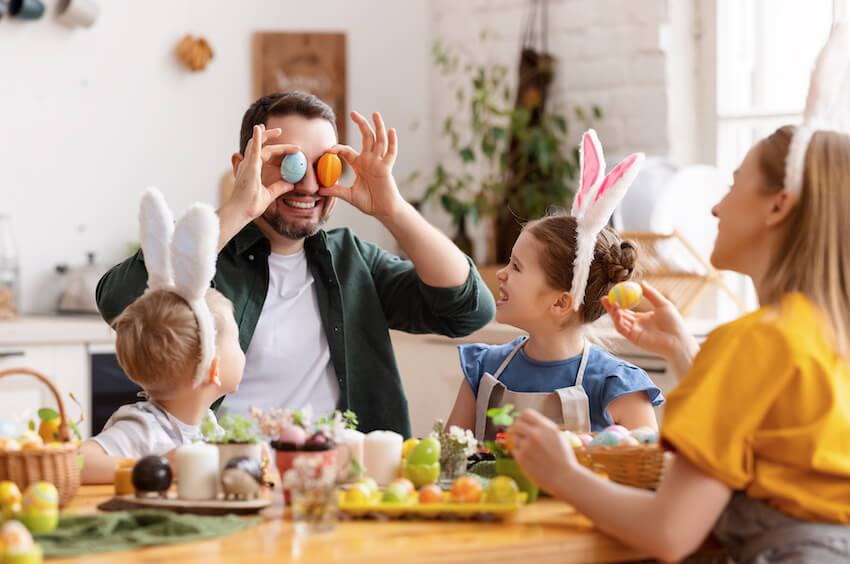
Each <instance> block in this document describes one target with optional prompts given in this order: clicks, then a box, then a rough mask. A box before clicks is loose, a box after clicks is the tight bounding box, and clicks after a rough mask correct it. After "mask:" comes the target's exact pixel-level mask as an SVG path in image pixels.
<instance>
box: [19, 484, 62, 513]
mask: <svg viewBox="0 0 850 564" xmlns="http://www.w3.org/2000/svg"><path fill="white" fill-rule="evenodd" d="M58 507H59V492H58V491H57V490H56V486H54V485H53V484H51V483H50V482H36V483H34V484H30V487H28V488H27V491H25V492H24V497H23V501H22V502H21V509H22V512H23V513H43V512H46V511H56V510H57V509H58Z"/></svg>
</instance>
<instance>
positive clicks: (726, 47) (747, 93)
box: [714, 0, 847, 173]
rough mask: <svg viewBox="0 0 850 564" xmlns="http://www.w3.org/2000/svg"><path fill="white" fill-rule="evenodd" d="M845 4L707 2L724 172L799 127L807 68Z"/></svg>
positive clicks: (833, 0) (815, 0)
mask: <svg viewBox="0 0 850 564" xmlns="http://www.w3.org/2000/svg"><path fill="white" fill-rule="evenodd" d="M846 2H847V0H806V1H804V2H801V1H799V0H714V4H715V13H714V17H715V18H716V21H715V30H716V35H715V49H714V51H715V56H716V71H715V72H716V74H715V76H716V80H715V88H714V92H715V104H714V107H715V111H714V114H715V115H714V124H715V132H714V140H715V141H714V154H715V164H716V165H717V167H718V168H719V169H720V170H721V171H723V172H730V173H731V172H732V171H733V170H734V169H735V168H736V167H737V166H738V164H740V162H741V160H742V159H743V158H744V155H745V154H746V152H747V150H748V149H749V148H750V147H752V146H753V144H754V143H755V142H756V141H758V140H759V139H761V138H763V137H765V136H767V135H769V134H770V133H772V132H773V131H774V130H775V129H776V128H777V127H779V126H780V125H784V124H788V123H791V124H794V123H799V122H800V119H801V115H802V111H803V107H804V106H805V102H806V94H807V93H808V86H809V78H810V76H811V69H812V66H813V63H814V60H815V57H816V56H817V54H818V52H819V51H820V48H821V47H822V46H823V43H824V41H825V40H826V38H827V35H828V34H829V29H830V27H831V25H832V23H833V22H834V21H839V20H842V19H843V16H844V13H845V4H846Z"/></svg>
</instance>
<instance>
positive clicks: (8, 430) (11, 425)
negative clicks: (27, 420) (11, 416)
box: [0, 419, 18, 439]
mask: <svg viewBox="0 0 850 564" xmlns="http://www.w3.org/2000/svg"><path fill="white" fill-rule="evenodd" d="M17 436H18V427H17V425H15V422H14V421H9V420H8V419H0V437H2V438H7V439H11V438H12V437H17Z"/></svg>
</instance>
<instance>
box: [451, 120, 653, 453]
mask: <svg viewBox="0 0 850 564" xmlns="http://www.w3.org/2000/svg"><path fill="white" fill-rule="evenodd" d="M641 159H642V155H632V156H631V157H629V158H628V159H626V160H625V161H623V163H621V164H620V165H619V166H618V167H616V168H615V169H614V170H613V171H612V172H611V174H610V175H608V177H607V178H603V174H602V172H603V171H604V170H605V165H604V162H603V161H602V148H601V147H600V146H599V141H598V140H597V139H596V135H595V133H594V132H593V130H590V131H588V132H587V133H586V134H585V135H584V138H583V140H582V170H583V175H582V188H581V189H580V190H579V193H578V194H577V196H576V202H575V203H574V205H573V211H572V215H570V216H568V215H563V214H562V215H554V216H550V217H546V218H543V219H541V220H538V221H533V222H531V223H529V224H527V225H526V226H525V227H524V229H523V230H522V233H520V235H519V238H518V239H517V241H516V243H515V245H514V248H513V250H512V252H511V261H510V263H509V264H508V265H507V266H506V267H505V268H503V269H502V270H500V271H499V273H498V277H499V281H500V288H499V294H500V295H499V299H498V301H497V303H496V320H497V321H499V322H502V323H507V324H510V325H514V326H515V327H519V328H520V329H523V330H525V331H527V332H528V334H529V335H528V337H520V338H518V339H516V340H514V341H512V342H510V343H507V344H505V345H500V346H489V345H482V344H474V345H460V346H459V347H458V349H459V350H460V362H461V367H462V369H463V372H464V376H465V381H463V382H461V386H460V390H459V392H458V395H457V400H456V401H455V405H454V408H453V410H452V413H451V416H450V417H449V421H448V424H449V425H458V426H460V427H461V428H465V429H474V430H475V434H476V437H477V438H478V439H479V440H483V439H485V438H486V439H492V438H493V437H494V435H495V432H496V429H495V428H494V427H493V426H492V424H491V423H490V422H489V420H488V418H487V416H486V412H487V410H488V409H489V408H492V407H496V406H499V405H504V404H508V403H510V404H513V405H514V406H515V407H518V408H523V407H534V408H536V409H538V410H540V411H542V412H543V413H545V414H546V415H547V416H548V417H550V418H552V419H553V420H554V421H555V422H557V423H558V424H561V425H565V426H566V427H568V428H570V429H574V430H576V431H590V430H594V431H596V430H601V429H603V428H604V427H607V426H608V425H611V424H613V423H618V424H621V425H624V426H626V427H630V428H634V427H642V426H649V427H653V428H656V427H657V422H656V419H655V412H654V411H653V409H652V407H653V406H654V405H660V404H661V403H662V402H663V401H664V399H663V397H662V395H661V390H659V389H658V388H657V387H656V386H655V385H654V384H653V383H652V381H651V380H650V379H649V377H648V376H647V375H646V373H645V372H644V371H643V370H641V369H639V368H637V367H635V366H632V365H631V364H629V363H627V362H624V361H622V360H620V359H618V358H616V357H614V356H612V355H611V354H609V353H607V352H606V351H604V350H602V349H601V348H599V347H595V346H590V345H589V344H588V343H587V341H586V340H585V338H584V337H583V335H582V332H583V328H584V325H585V324H587V323H591V322H593V321H595V320H596V319H598V318H599V317H600V316H601V315H602V314H603V313H605V310H604V309H603V307H602V305H601V304H600V302H599V300H600V298H601V297H602V296H604V295H606V294H607V293H608V291H609V290H610V289H611V287H612V286H613V285H614V284H616V283H618V282H622V281H625V280H628V279H629V278H630V277H631V274H632V271H633V270H634V267H635V260H636V258H637V252H636V249H635V247H634V246H633V245H632V243H631V242H629V241H621V240H620V237H619V236H618V235H617V233H616V232H615V231H614V230H613V229H610V228H604V229H603V226H604V225H605V224H606V223H607V222H608V219H609V218H610V216H611V211H612V210H613V208H614V206H616V204H617V203H618V202H619V200H620V199H621V198H622V195H623V194H624V193H625V190H626V189H627V188H628V185H629V184H630V183H631V181H632V180H633V179H634V176H636V175H637V170H638V167H639V165H640V162H641ZM582 304H583V305H582Z"/></svg>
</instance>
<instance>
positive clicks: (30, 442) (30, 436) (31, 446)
mask: <svg viewBox="0 0 850 564" xmlns="http://www.w3.org/2000/svg"><path fill="white" fill-rule="evenodd" d="M18 443H19V444H20V445H21V450H38V449H40V448H41V447H42V446H44V441H43V440H41V437H39V436H38V435H37V434H36V433H34V432H33V431H27V432H26V433H24V434H23V435H21V436H20V437H18Z"/></svg>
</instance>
